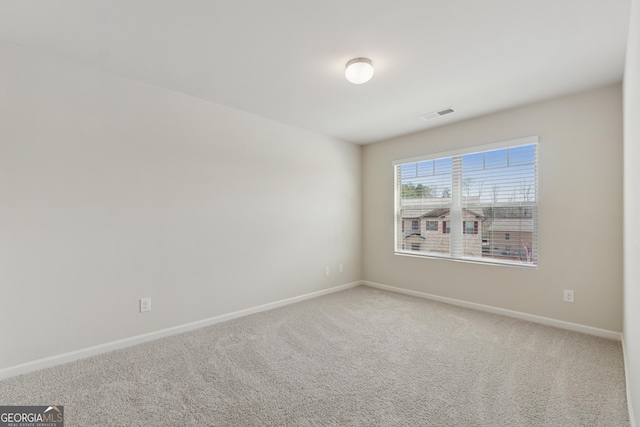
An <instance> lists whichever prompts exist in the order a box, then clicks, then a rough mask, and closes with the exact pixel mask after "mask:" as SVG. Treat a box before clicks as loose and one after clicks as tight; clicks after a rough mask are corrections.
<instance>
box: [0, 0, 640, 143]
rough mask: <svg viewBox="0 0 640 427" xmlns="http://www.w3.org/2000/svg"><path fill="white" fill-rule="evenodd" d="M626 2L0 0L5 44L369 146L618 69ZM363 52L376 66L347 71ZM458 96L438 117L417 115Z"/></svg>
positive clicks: (610, 78) (599, 80)
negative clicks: (357, 81) (358, 80)
mask: <svg viewBox="0 0 640 427" xmlns="http://www.w3.org/2000/svg"><path fill="white" fill-rule="evenodd" d="M629 9H630V0H562V1H558V0H536V1H524V0H483V1H478V0H449V1H435V0H397V1H394V2H390V1H382V0H366V1H365V0H341V1H334V0H322V1H320V0H316V1H310V0H271V1H264V0H235V1H212V0H206V1H205V0H183V1H178V0H174V1H167V0H128V1H123V0H90V1H86V0H76V1H71V0H56V1H42V0H36V1H34V0H20V1H15V0H0V43H5V44H9V45H14V46H20V47H24V48H27V49H31V50H34V51H37V52H41V53H44V54H48V55H51V56H54V57H58V58H62V59H65V60H68V61H72V62H76V63H80V64H84V65H87V66H90V67H93V68H97V69H100V70H103V71H106V72H110V73H114V74H118V75H120V76H125V77H128V78H131V79H135V80H138V81H142V82H146V83H149V84H153V85H156V86H159V87H162V88H166V89H170V90H174V91H177V92H181V93H185V94H189V95H192V96H195V97H198V98H202V99H205V100H209V101H211V102H215V103H218V104H223V105H226V106H229V107H233V108H237V109H239V110H243V111H247V112H250V113H254V114H257V115H260V116H264V117H268V118H271V119H274V120H277V121H280V122H284V123H288V124H291V125H294V126H298V127H301V128H305V129H309V130H312V131H316V132H319V133H323V134H327V135H330V136H333V137H336V138H340V139H343V140H347V141H353V142H357V143H368V142H373V141H378V140H382V139H386V138H389V137H393V136H397V135H402V134H406V133H411V132H416V131H419V130H423V129H427V128H428V127H433V126H438V125H442V124H446V123H451V122H452V121H457V120H462V119H466V118H470V117H474V116H478V115H482V114H487V113H490V112H492V111H497V110H501V109H504V108H509V107H512V106H516V105H521V104H525V103H529V102H532V101H536V100H540V99H544V98H549V97H553V96H559V95H562V94H566V93H570V92H575V91H579V90H583V89H587V88H591V87H596V86H600V85H604V84H607V83H612V82H617V81H620V80H621V79H622V73H623V67H624V55H625V47H626V37H627V26H628V17H629ZM359 56H364V57H368V58H370V59H371V60H372V61H373V64H374V66H375V70H376V71H375V75H374V77H373V79H372V80H371V81H370V82H369V83H366V84H363V85H353V84H350V83H348V82H347V81H346V80H345V79H344V65H345V63H346V62H347V61H348V60H350V59H352V58H354V57H359ZM449 106H453V107H454V108H456V109H457V110H458V113H456V114H452V115H450V116H447V117H441V118H438V119H435V120H432V121H429V122H425V121H423V120H420V119H419V118H418V116H420V115H422V114H425V113H429V112H432V111H435V110H439V109H443V108H446V107H449Z"/></svg>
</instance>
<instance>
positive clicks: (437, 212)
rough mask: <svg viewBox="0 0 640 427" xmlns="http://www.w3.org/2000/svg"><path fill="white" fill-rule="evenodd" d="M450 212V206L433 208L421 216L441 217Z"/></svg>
mask: <svg viewBox="0 0 640 427" xmlns="http://www.w3.org/2000/svg"><path fill="white" fill-rule="evenodd" d="M448 213H449V208H439V209H433V210H431V211H429V212H427V213H425V214H423V215H422V216H421V218H440V217H441V216H445V215H446V214H448Z"/></svg>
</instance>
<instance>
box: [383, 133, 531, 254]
mask: <svg viewBox="0 0 640 427" xmlns="http://www.w3.org/2000/svg"><path fill="white" fill-rule="evenodd" d="M537 142H538V139H537V137H528V138H523V139H520V140H514V141H507V142H504V143H499V144H492V145H490V146H483V147H476V148H475V149H468V150H459V151H456V152H450V153H440V154H436V155H431V156H425V157H423V158H413V159H407V160H404V161H402V160H401V161H398V162H394V175H395V181H396V197H395V211H396V216H395V219H396V221H395V234H396V239H395V250H396V253H401V254H402V253H409V254H413V255H426V256H437V257H445V258H454V259H462V260H472V261H478V262H490V263H501V264H520V265H528V266H536V265H537V263H538V237H537V236H538V227H537V215H538V205H537V199H538V197H537V190H538V144H537Z"/></svg>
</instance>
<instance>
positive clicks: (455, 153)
mask: <svg viewBox="0 0 640 427" xmlns="http://www.w3.org/2000/svg"><path fill="white" fill-rule="evenodd" d="M526 145H535V146H536V154H535V170H536V172H535V180H536V182H535V194H534V202H532V203H530V204H531V205H533V206H535V212H536V214H535V215H534V217H533V236H535V238H534V242H533V245H534V247H533V251H534V253H535V262H534V263H524V262H519V261H512V260H500V259H496V258H490V257H486V258H485V257H468V256H464V255H463V254H462V253H458V252H459V251H456V250H455V248H461V247H462V245H461V244H459V241H460V240H461V239H462V238H463V230H462V227H463V225H462V224H463V221H462V203H461V196H462V182H461V181H462V173H459V174H456V173H452V207H451V210H450V215H451V218H450V221H448V222H447V227H449V226H450V227H451V232H450V239H451V243H450V254H436V253H420V254H417V253H416V252H412V251H408V250H403V249H402V247H401V245H400V244H399V242H400V240H399V238H398V237H399V236H398V233H399V232H400V233H402V231H401V230H399V229H400V224H401V223H402V218H401V209H400V206H401V202H400V200H401V194H400V191H399V188H400V183H399V181H398V173H397V166H400V165H403V164H406V163H414V162H422V161H428V160H437V159H442V158H448V157H450V158H452V162H453V163H454V164H453V169H454V170H455V169H456V168H459V170H461V167H460V165H461V162H462V156H463V155H468V154H475V153H481V152H486V151H492V150H501V149H505V148H516V147H520V146H526ZM539 149H540V147H539V140H538V137H537V136H529V137H524V138H517V139H511V140H506V141H501V142H496V143H492V144H484V145H480V146H473V147H469V148H463V149H458V150H451V151H446V152H438V153H431V154H427V155H423V156H415V157H409V158H404V159H399V160H394V161H393V162H392V165H393V177H394V192H395V194H394V250H395V254H396V255H401V256H413V257H416V256H417V257H424V258H436V259H446V260H453V261H462V262H472V263H481V264H493V265H507V266H518V267H524V268H538V265H539V264H540V254H539V252H538V248H539V236H540V234H539V232H538V221H537V217H538V216H539V206H538V205H539V197H538V188H539V183H538V181H539V180H538V158H539ZM456 162H460V163H458V164H456ZM445 234H447V233H445ZM479 234H480V235H482V231H481V230H479Z"/></svg>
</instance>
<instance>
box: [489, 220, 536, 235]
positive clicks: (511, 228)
mask: <svg viewBox="0 0 640 427" xmlns="http://www.w3.org/2000/svg"><path fill="white" fill-rule="evenodd" d="M489 231H493V232H518V231H520V232H528V233H533V219H531V218H498V219H494V220H493V222H492V223H491V225H490V226H489Z"/></svg>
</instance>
